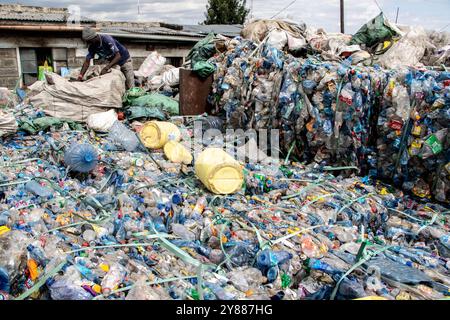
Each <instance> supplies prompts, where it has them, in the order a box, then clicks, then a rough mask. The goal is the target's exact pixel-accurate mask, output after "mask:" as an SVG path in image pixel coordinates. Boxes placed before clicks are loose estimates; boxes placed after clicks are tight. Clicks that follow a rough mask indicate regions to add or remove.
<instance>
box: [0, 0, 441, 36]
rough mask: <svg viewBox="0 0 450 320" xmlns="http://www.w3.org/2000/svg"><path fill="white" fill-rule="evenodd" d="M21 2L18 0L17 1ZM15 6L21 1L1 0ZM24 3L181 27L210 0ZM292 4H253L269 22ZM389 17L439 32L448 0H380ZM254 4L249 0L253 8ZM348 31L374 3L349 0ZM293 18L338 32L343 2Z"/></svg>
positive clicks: (371, 13)
mask: <svg viewBox="0 0 450 320" xmlns="http://www.w3.org/2000/svg"><path fill="white" fill-rule="evenodd" d="M19 1H20V0H19ZM2 2H3V3H16V2H17V0H11V1H8V0H7V1H2ZM20 2H21V3H22V4H28V5H37V6H39V5H41V6H55V7H67V6H69V5H71V4H77V5H79V6H80V8H81V13H82V15H85V16H88V17H91V18H94V19H105V20H121V21H126V20H128V21H166V22H171V23H180V24H197V23H199V22H202V21H203V20H204V12H205V8H206V3H207V0H140V1H139V2H140V12H141V14H140V15H138V9H137V4H138V0H103V1H101V2H95V1H92V0H58V1H56V0H47V1H45V0H31V1H27V0H22V1H20ZM290 2H292V0H253V9H254V11H253V15H254V17H256V18H266V19H267V18H270V17H271V16H273V15H274V14H276V13H277V12H279V11H280V10H281V9H282V8H284V7H285V6H287V5H288V4H289V3H290ZM377 2H378V3H379V4H380V6H381V7H382V8H383V10H384V12H385V14H386V15H387V16H388V18H389V19H392V20H393V19H395V11H396V8H397V6H399V7H400V17H399V22H401V23H402V24H418V25H420V24H422V25H424V26H425V27H427V28H429V29H440V28H443V27H444V26H445V25H446V24H447V23H448V12H450V1H449V0H433V1H432V0H425V1H422V0H377ZM250 4H251V0H247V6H250ZM345 9H346V13H345V19H346V31H347V32H349V33H354V32H355V31H356V30H357V29H358V28H359V27H360V26H361V25H363V24H364V23H365V22H367V21H368V20H369V19H371V18H373V17H375V16H376V15H377V14H378V13H379V9H378V6H377V5H376V3H375V0H345ZM287 16H289V18H290V19H292V20H296V21H304V22H306V23H307V24H309V25H312V26H314V27H323V28H325V29H326V30H328V31H330V32H336V31H338V30H339V0H297V1H296V2H295V3H294V4H293V5H292V6H290V7H289V8H288V9H286V10H285V11H283V12H282V13H281V14H280V15H279V16H278V17H279V18H283V17H287Z"/></svg>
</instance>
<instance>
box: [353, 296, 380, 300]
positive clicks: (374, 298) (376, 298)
mask: <svg viewBox="0 0 450 320" xmlns="http://www.w3.org/2000/svg"><path fill="white" fill-rule="evenodd" d="M353 300H388V299H386V298H385V297H379V296H368V297H364V298H358V299H353Z"/></svg>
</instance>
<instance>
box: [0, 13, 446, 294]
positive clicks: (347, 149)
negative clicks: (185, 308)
mask: <svg viewBox="0 0 450 320" xmlns="http://www.w3.org/2000/svg"><path fill="white" fill-rule="evenodd" d="M274 28H275V29H274ZM374 28H375V29H374ZM374 30H375V31H374ZM243 35H244V36H245V37H246V38H247V39H244V38H241V37H237V38H235V39H227V38H225V37H222V36H218V37H215V36H213V35H209V36H208V37H206V38H205V39H204V40H202V41H200V42H199V43H198V44H197V45H196V46H195V47H194V48H193V50H192V51H191V53H190V54H189V56H188V60H189V64H190V65H191V68H192V70H194V71H195V72H196V73H197V74H198V75H199V76H201V77H207V76H208V75H211V74H212V73H214V84H213V92H212V95H211V96H210V98H211V102H212V103H213V104H214V106H215V107H216V112H217V113H218V114H221V115H223V119H221V118H217V117H211V116H208V117H205V116H198V117H182V116H176V115H177V114H178V113H179V110H178V102H177V101H176V100H174V99H172V98H171V97H172V96H174V95H176V92H177V88H176V87H177V85H178V80H177V79H178V71H179V70H178V69H176V68H172V67H163V65H164V61H163V59H162V57H161V56H160V55H158V54H157V53H152V54H150V55H149V57H148V58H147V59H146V60H145V62H144V63H143V65H142V67H141V68H140V69H139V70H138V71H137V73H136V75H137V76H138V77H139V80H141V81H144V82H146V83H145V85H144V87H143V88H132V89H130V90H128V91H127V92H126V93H125V95H124V96H123V104H122V103H121V101H120V99H117V97H116V96H117V94H118V92H119V93H120V94H119V96H121V95H122V93H123V92H125V90H124V87H123V83H122V82H123V81H116V79H115V78H118V77H122V75H121V74H119V73H117V72H114V71H113V72H112V73H111V74H110V75H109V76H110V78H111V79H110V80H111V83H112V84H113V85H116V84H117V85H119V87H120V88H119V89H118V91H117V92H114V98H116V99H114V103H113V104H108V105H106V104H102V103H100V102H101V101H100V102H99V103H100V104H99V105H97V107H98V110H90V108H89V103H88V100H87V98H88V97H89V96H90V95H89V92H85V90H97V91H96V92H99V91H98V90H101V92H103V93H104V88H105V86H104V85H103V84H101V83H100V82H101V81H105V79H103V80H102V79H99V78H97V77H93V78H92V79H91V80H88V81H85V82H83V83H68V81H67V80H64V79H62V78H57V77H56V78H54V79H55V80H57V81H56V83H52V81H48V80H49V79H50V80H51V79H52V77H47V82H38V83H36V85H34V88H33V90H31V91H30V92H28V94H29V95H30V96H29V97H28V98H29V99H30V100H29V99H28V98H27V99H25V100H24V94H23V92H22V91H20V90H16V92H17V96H16V95H14V94H11V92H10V91H8V90H2V91H0V94H1V100H0V102H1V103H0V105H1V106H0V107H1V109H0V115H1V119H0V300H1V299H10V300H13V299H17V300H23V299H36V300H48V299H53V300H70V299H77V300H92V299H107V300H115V299H119V300H123V299H127V300H135V299H152V300H156V299H190V300H201V299H206V300H215V299H218V300H237V299H243V300H245V299H249V300H257V299H258V300H259V299H272V300H282V299H285V300H295V299H302V300H328V299H338V300H344V299H387V300H395V299H396V300H409V299H413V300H421V299H445V298H446V297H448V296H449V295H450V290H449V288H450V273H449V272H450V215H449V214H450V209H449V205H448V201H449V176H450V158H449V157H450V154H449V148H448V147H449V135H448V129H449V123H450V122H449V120H450V108H449V107H450V92H449V90H450V89H449V88H450V74H449V73H448V72H446V71H445V67H444V71H433V68H425V67H424V66H423V65H422V66H420V67H413V66H412V65H410V66H409V67H401V68H396V69H382V68H381V67H379V66H376V65H374V64H373V63H372V62H373V61H379V60H380V59H381V61H380V63H382V61H383V57H385V55H383V54H379V53H380V52H385V53H389V54H390V55H392V56H391V59H389V61H388V62H392V63H394V62H396V63H397V62H399V61H400V62H401V61H402V59H403V58H404V56H405V55H401V54H399V52H408V54H409V53H410V52H413V53H411V54H409V56H410V57H411V59H414V63H413V64H414V65H415V64H416V63H419V61H420V62H421V63H425V62H432V63H434V64H435V65H438V66H439V65H440V64H445V63H447V62H448V57H449V56H448V55H447V53H448V52H450V51H449V49H448V48H445V47H444V46H445V45H446V44H447V42H446V41H447V40H446V39H445V38H443V37H442V35H440V34H432V36H430V37H429V39H431V40H430V41H431V42H432V43H433V46H434V49H433V50H430V47H429V45H428V44H427V45H426V46H425V45H424V41H422V40H423V39H424V38H423V33H421V32H420V30H419V31H418V30H414V29H411V30H409V31H407V30H406V31H405V30H399V29H398V28H397V27H395V26H393V25H390V24H389V23H388V22H387V21H384V20H383V17H382V16H379V17H377V18H375V19H374V20H373V22H372V25H370V24H368V25H366V26H365V27H363V28H361V30H360V31H359V32H358V33H357V34H356V35H355V36H353V37H351V36H347V35H340V34H337V35H328V34H326V33H324V32H323V31H315V32H312V31H311V30H310V29H309V28H307V27H306V26H304V25H300V26H297V25H292V24H289V23H284V22H279V21H269V22H267V21H262V22H261V21H259V22H255V25H252V24H250V26H247V27H246V28H245V29H244V30H243ZM249 39H250V40H249ZM385 42H389V43H387V44H386V43H385ZM441 46H442V48H441ZM285 48H288V49H287V50H286V51H282V50H283V49H285ZM410 50H411V51H410ZM216 51H219V53H218V54H216V55H215V56H214V57H212V58H211V56H212V55H214V53H216ZM287 52H289V53H287ZM346 57H350V59H343V58H346ZM385 60H386V59H385ZM384 63H386V61H385V62H384ZM106 80H108V79H106ZM79 87H80V88H81V87H82V88H85V90H81V91H79V90H78V91H79V92H80V95H78V96H77V97H76V98H77V100H76V101H75V100H73V99H72V97H71V95H70V94H67V90H66V89H67V88H69V89H73V90H75V89H76V88H79ZM39 88H41V89H39ZM42 90H44V91H45V92H44V91H42ZM75 91H77V90H75ZM147 91H150V92H147ZM50 92H51V93H52V95H55V98H58V105H57V106H59V107H60V108H58V110H56V109H55V108H56V106H55V105H51V103H45V101H46V98H47V96H48V93H50ZM61 93H64V95H62V96H61ZM81 93H82V94H81ZM94 96H95V95H94ZM108 96H109V97H110V98H112V95H111V94H110V95H108ZM100 100H102V99H100ZM18 101H21V102H20V103H19V102H18ZM29 101H35V103H34V105H31V104H29V103H28V102H29ZM39 101H41V102H42V101H44V102H42V103H41V102H39ZM64 101H66V102H64ZM102 101H103V100H102ZM69 102H70V103H72V104H73V105H72V107H71V108H70V110H69V109H67V108H65V107H64V106H65V105H66V104H67V103H69ZM77 108H78V109H77ZM79 108H81V111H80V109H79ZM110 108H115V109H117V111H118V112H117V113H116V110H114V109H112V110H111V109H110ZM59 109H60V110H59ZM55 111H58V112H59V111H62V112H65V113H64V114H65V116H64V117H62V116H61V113H58V115H59V117H56V114H55ZM100 111H102V112H100ZM103 111H105V112H103ZM49 115H50V116H49ZM71 117H75V118H71ZM80 117H81V120H80V119H78V118H80ZM148 119H158V120H166V121H167V122H160V121H158V122H154V121H152V122H146V120H148ZM137 120H139V121H142V122H139V121H137ZM195 120H198V121H201V122H202V124H203V125H205V126H206V127H207V128H215V129H224V128H223V127H225V126H228V127H233V128H241V129H249V128H252V129H268V130H270V129H279V130H280V133H281V137H280V142H281V149H283V150H282V152H283V158H284V157H285V161H284V162H279V161H278V162H277V161H275V160H274V161H272V162H269V163H270V164H250V163H239V162H237V160H236V159H234V158H233V157H232V156H231V155H229V154H228V155H227V154H226V153H225V151H223V150H222V149H220V148H213V147H214V146H215V142H217V141H213V142H211V141H203V140H201V139H198V137H197V136H196V134H194V133H195V132H194V128H195V126H194V122H195ZM223 120H225V121H223ZM79 121H81V122H79ZM223 124H224V125H223ZM155 137H156V138H155ZM205 140H207V139H205ZM192 142H195V143H194V147H198V149H199V150H194V152H191V151H192V150H188V148H186V147H187V146H188V145H189V144H191V143H192ZM248 144H250V141H248ZM241 147H242V146H241ZM241 147H238V148H237V149H238V150H237V153H238V154H239V152H241V151H242V149H240V148H241ZM272 147H273V146H272ZM197 151H198V152H202V153H201V155H200V156H199V154H198V153H197ZM256 151H257V152H256ZM256 151H255V152H254V154H250V155H248V156H249V158H251V157H254V156H255V154H258V157H259V153H262V154H264V152H265V151H266V150H256ZM263 151H264V152H263ZM289 159H292V160H294V161H295V162H293V161H289ZM264 163H266V162H264ZM213 167H214V168H213ZM215 169H217V170H215ZM331 173H333V174H331ZM354 173H357V174H358V176H356V175H354ZM352 174H353V175H352ZM380 178H381V179H380ZM388 183H393V185H394V186H395V187H394V186H392V185H391V184H388ZM241 185H242V187H241ZM430 198H434V199H430ZM434 200H438V201H436V202H434Z"/></svg>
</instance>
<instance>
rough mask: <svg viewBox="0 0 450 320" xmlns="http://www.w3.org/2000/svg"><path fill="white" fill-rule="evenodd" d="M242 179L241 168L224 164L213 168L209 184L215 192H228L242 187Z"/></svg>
mask: <svg viewBox="0 0 450 320" xmlns="http://www.w3.org/2000/svg"><path fill="white" fill-rule="evenodd" d="M242 181H243V175H242V170H238V169H237V168H235V167H234V166H224V167H222V168H218V169H217V170H213V173H212V176H211V178H210V179H209V185H210V186H211V188H212V189H213V192H215V193H219V194H230V193H233V192H236V191H237V190H239V189H240V188H241V187H242Z"/></svg>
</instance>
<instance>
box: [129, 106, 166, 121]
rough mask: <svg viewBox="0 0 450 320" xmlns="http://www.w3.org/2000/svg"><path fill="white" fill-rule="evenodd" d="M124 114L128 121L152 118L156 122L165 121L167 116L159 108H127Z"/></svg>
mask: <svg viewBox="0 0 450 320" xmlns="http://www.w3.org/2000/svg"><path fill="white" fill-rule="evenodd" d="M125 114H126V116H127V119H128V120H130V121H131V120H134V119H142V118H147V119H148V118H153V119H158V120H166V119H167V116H166V115H165V114H164V112H162V111H161V109H160V108H155V107H129V108H128V109H127V110H126V111H125Z"/></svg>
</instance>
